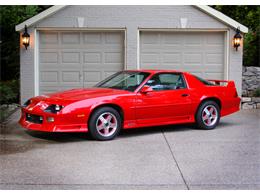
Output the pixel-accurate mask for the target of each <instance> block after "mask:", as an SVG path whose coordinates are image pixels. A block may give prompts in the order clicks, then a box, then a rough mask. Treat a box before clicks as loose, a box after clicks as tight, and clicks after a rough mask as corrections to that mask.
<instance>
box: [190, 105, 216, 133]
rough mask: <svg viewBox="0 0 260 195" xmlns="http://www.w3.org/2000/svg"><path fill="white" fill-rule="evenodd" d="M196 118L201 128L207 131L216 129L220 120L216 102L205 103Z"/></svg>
mask: <svg viewBox="0 0 260 195" xmlns="http://www.w3.org/2000/svg"><path fill="white" fill-rule="evenodd" d="M195 117H196V123H197V126H198V127H199V128H201V129H206V130H210V129H214V128H215V127H216V126H217V125H218V123H219V119H220V109H219V105H218V104H217V103H216V102H214V101H206V102H203V103H202V104H201V105H200V107H199V109H198V111H197V113H196V116H195Z"/></svg>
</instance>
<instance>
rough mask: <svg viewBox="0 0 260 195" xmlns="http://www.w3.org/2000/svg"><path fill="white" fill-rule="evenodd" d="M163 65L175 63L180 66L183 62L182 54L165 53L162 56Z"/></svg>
mask: <svg viewBox="0 0 260 195" xmlns="http://www.w3.org/2000/svg"><path fill="white" fill-rule="evenodd" d="M162 58H163V60H162V63H173V64H178V63H180V62H181V58H182V54H181V53H177V52H172V53H169V52H168V53H163V54H162Z"/></svg>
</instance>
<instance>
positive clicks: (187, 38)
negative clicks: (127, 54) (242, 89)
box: [140, 32, 225, 79]
mask: <svg viewBox="0 0 260 195" xmlns="http://www.w3.org/2000/svg"><path fill="white" fill-rule="evenodd" d="M224 47H225V44H224V33H222V32H141V33H140V67H141V68H145V69H151V68H152V69H177V70H183V71H188V72H192V73H195V72H196V73H201V74H202V75H204V74H206V75H207V76H212V78H216V79H219V78H220V79H223V78H224V62H225V61H224V59H225V55H224ZM209 72H210V74H209Z"/></svg>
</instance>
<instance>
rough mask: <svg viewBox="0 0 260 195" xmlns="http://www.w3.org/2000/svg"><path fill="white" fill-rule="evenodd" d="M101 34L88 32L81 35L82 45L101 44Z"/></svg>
mask: <svg viewBox="0 0 260 195" xmlns="http://www.w3.org/2000/svg"><path fill="white" fill-rule="evenodd" d="M101 41H102V39H101V33H96V32H88V33H83V43H84V44H97V45H99V44H101Z"/></svg>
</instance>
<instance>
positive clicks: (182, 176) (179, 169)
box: [162, 131, 190, 190]
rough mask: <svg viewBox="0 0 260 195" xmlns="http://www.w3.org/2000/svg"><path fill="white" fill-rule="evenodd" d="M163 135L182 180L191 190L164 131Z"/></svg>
mask: <svg viewBox="0 0 260 195" xmlns="http://www.w3.org/2000/svg"><path fill="white" fill-rule="evenodd" d="M162 135H163V137H164V140H165V142H166V144H167V146H168V148H169V150H170V152H171V156H172V158H173V160H174V162H175V164H176V166H177V168H178V171H179V172H180V175H181V178H182V180H183V182H184V184H185V186H186V188H187V190H189V189H190V188H189V186H188V184H187V182H186V180H185V178H184V175H183V173H182V171H181V168H180V166H179V164H178V162H177V160H176V158H175V156H174V153H173V151H172V149H171V146H170V144H169V142H168V140H167V138H166V136H165V134H164V131H162Z"/></svg>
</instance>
